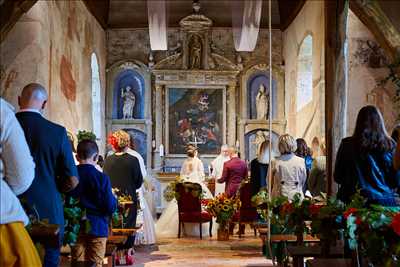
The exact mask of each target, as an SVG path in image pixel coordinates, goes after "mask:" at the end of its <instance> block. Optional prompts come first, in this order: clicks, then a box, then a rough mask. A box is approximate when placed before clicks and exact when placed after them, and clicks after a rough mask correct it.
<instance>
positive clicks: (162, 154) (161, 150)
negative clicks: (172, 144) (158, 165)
mask: <svg viewBox="0 0 400 267" xmlns="http://www.w3.org/2000/svg"><path fill="white" fill-rule="evenodd" d="M160 157H164V145H163V144H161V145H160Z"/></svg>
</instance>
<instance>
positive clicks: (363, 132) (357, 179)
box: [334, 106, 400, 206]
mask: <svg viewBox="0 0 400 267" xmlns="http://www.w3.org/2000/svg"><path fill="white" fill-rule="evenodd" d="M395 146H396V143H395V142H394V141H393V139H392V138H391V137H390V136H389V135H388V134H387V132H386V128H385V124H384V121H383V118H382V115H381V113H380V112H379V110H378V109H377V108H376V107H374V106H365V107H363V108H362V109H361V110H360V111H359V113H358V116H357V121H356V127H355V130H354V134H353V136H351V137H348V138H345V139H343V140H342V143H341V144H340V147H339V151H338V153H337V157H336V166H335V173H334V178H335V181H336V182H337V183H338V184H339V185H340V187H339V191H338V194H337V197H338V199H340V200H342V201H344V202H345V203H348V202H350V201H351V197H352V196H353V195H354V194H355V193H356V192H357V190H360V192H361V195H362V196H364V197H365V198H367V199H368V202H369V204H380V205H384V206H398V205H399V204H400V201H399V195H398V194H397V193H396V191H397V190H398V188H399V187H400V172H396V171H395V169H394V166H393V156H394V150H395Z"/></svg>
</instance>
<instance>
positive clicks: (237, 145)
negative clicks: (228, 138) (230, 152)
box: [236, 140, 239, 148]
mask: <svg viewBox="0 0 400 267" xmlns="http://www.w3.org/2000/svg"><path fill="white" fill-rule="evenodd" d="M236 147H237V148H238V147H239V140H236Z"/></svg>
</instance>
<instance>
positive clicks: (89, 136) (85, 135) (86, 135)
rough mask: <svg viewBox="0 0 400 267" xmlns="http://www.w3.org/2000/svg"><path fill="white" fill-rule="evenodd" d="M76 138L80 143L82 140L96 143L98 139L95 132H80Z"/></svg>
mask: <svg viewBox="0 0 400 267" xmlns="http://www.w3.org/2000/svg"><path fill="white" fill-rule="evenodd" d="M76 138H77V139H78V143H79V142H80V141H82V140H91V141H96V139H97V137H96V135H95V134H94V133H93V132H91V131H85V130H79V131H78V134H77V135H76Z"/></svg>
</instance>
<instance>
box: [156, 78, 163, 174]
mask: <svg viewBox="0 0 400 267" xmlns="http://www.w3.org/2000/svg"><path fill="white" fill-rule="evenodd" d="M155 88H156V92H155V100H156V101H155V107H154V108H155V134H154V135H155V140H156V147H155V149H154V155H153V157H154V169H156V170H158V169H159V168H160V166H161V159H160V154H159V153H160V150H159V148H160V145H161V144H163V145H164V147H165V144H164V140H163V125H164V122H163V111H164V105H163V104H164V101H163V93H162V91H163V85H162V84H156V85H155Z"/></svg>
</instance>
